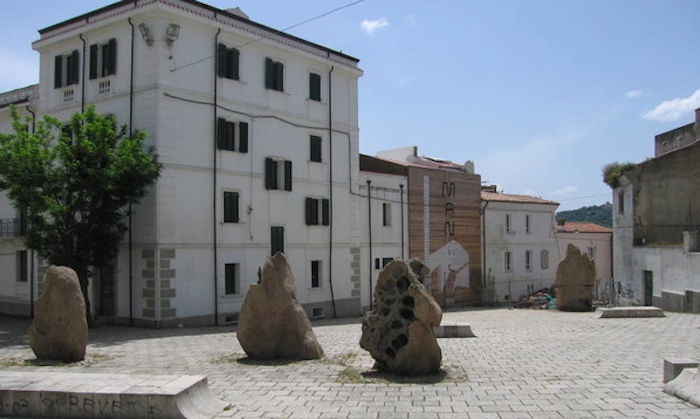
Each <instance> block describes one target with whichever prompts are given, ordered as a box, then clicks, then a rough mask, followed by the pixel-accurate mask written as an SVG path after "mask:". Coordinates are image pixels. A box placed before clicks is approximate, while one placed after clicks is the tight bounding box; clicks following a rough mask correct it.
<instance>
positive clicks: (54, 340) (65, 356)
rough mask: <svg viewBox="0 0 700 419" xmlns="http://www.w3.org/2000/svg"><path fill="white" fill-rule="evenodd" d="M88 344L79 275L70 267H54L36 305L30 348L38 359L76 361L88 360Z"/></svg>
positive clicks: (47, 276) (48, 271)
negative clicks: (86, 355)
mask: <svg viewBox="0 0 700 419" xmlns="http://www.w3.org/2000/svg"><path fill="white" fill-rule="evenodd" d="M87 342H88V324H87V319H86V318H85V299H84V298H83V294H82V292H81V291H80V282H79V281H78V275H77V274H76V273H75V271H74V270H73V269H71V268H68V267H65V266H51V267H49V269H48V270H47V271H46V276H45V277H44V291H43V292H42V293H41V297H39V298H38V299H37V300H36V303H35V306H34V320H33V321H32V324H31V326H30V327H29V345H30V346H31V348H32V351H33V352H34V355H36V357H37V358H39V359H52V360H57V361H62V362H77V361H82V360H83V359H85V348H86V346H87Z"/></svg>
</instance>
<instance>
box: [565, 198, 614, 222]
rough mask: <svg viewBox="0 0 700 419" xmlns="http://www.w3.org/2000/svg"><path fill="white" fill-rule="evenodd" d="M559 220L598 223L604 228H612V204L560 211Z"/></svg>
mask: <svg viewBox="0 0 700 419" xmlns="http://www.w3.org/2000/svg"><path fill="white" fill-rule="evenodd" d="M557 220H566V221H587V222H589V223H596V224H598V225H602V226H603V227H609V228H612V204H611V203H610V202H606V203H605V204H603V205H594V206H592V207H583V208H579V209H576V210H571V211H560V212H558V213H557Z"/></svg>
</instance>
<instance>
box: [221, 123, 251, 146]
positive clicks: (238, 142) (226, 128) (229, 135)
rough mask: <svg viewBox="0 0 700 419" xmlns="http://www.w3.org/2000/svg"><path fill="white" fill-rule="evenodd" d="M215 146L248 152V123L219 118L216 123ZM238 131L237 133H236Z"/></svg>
mask: <svg viewBox="0 0 700 419" xmlns="http://www.w3.org/2000/svg"><path fill="white" fill-rule="evenodd" d="M217 131H218V133H217V146H218V148H219V150H229V151H238V152H240V153H247V152H248V123H247V122H231V121H227V120H226V119H224V118H219V119H218V123H217ZM236 131H238V135H236Z"/></svg>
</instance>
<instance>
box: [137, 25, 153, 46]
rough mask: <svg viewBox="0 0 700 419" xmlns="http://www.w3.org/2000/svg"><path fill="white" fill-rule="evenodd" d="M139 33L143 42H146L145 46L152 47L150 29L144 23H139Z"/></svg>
mask: <svg viewBox="0 0 700 419" xmlns="http://www.w3.org/2000/svg"><path fill="white" fill-rule="evenodd" d="M139 31H141V36H143V40H144V41H146V45H148V46H149V47H150V46H151V45H153V37H152V36H151V29H150V28H149V27H148V25H146V24H145V23H144V22H141V23H139Z"/></svg>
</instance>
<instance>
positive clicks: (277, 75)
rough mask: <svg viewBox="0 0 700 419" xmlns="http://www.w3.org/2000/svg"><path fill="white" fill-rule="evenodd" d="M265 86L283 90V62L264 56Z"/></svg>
mask: <svg viewBox="0 0 700 419" xmlns="http://www.w3.org/2000/svg"><path fill="white" fill-rule="evenodd" d="M265 88H266V89H272V90H277V91H280V92H283V91H284V64H282V63H281V62H279V61H273V60H272V59H270V58H265Z"/></svg>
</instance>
